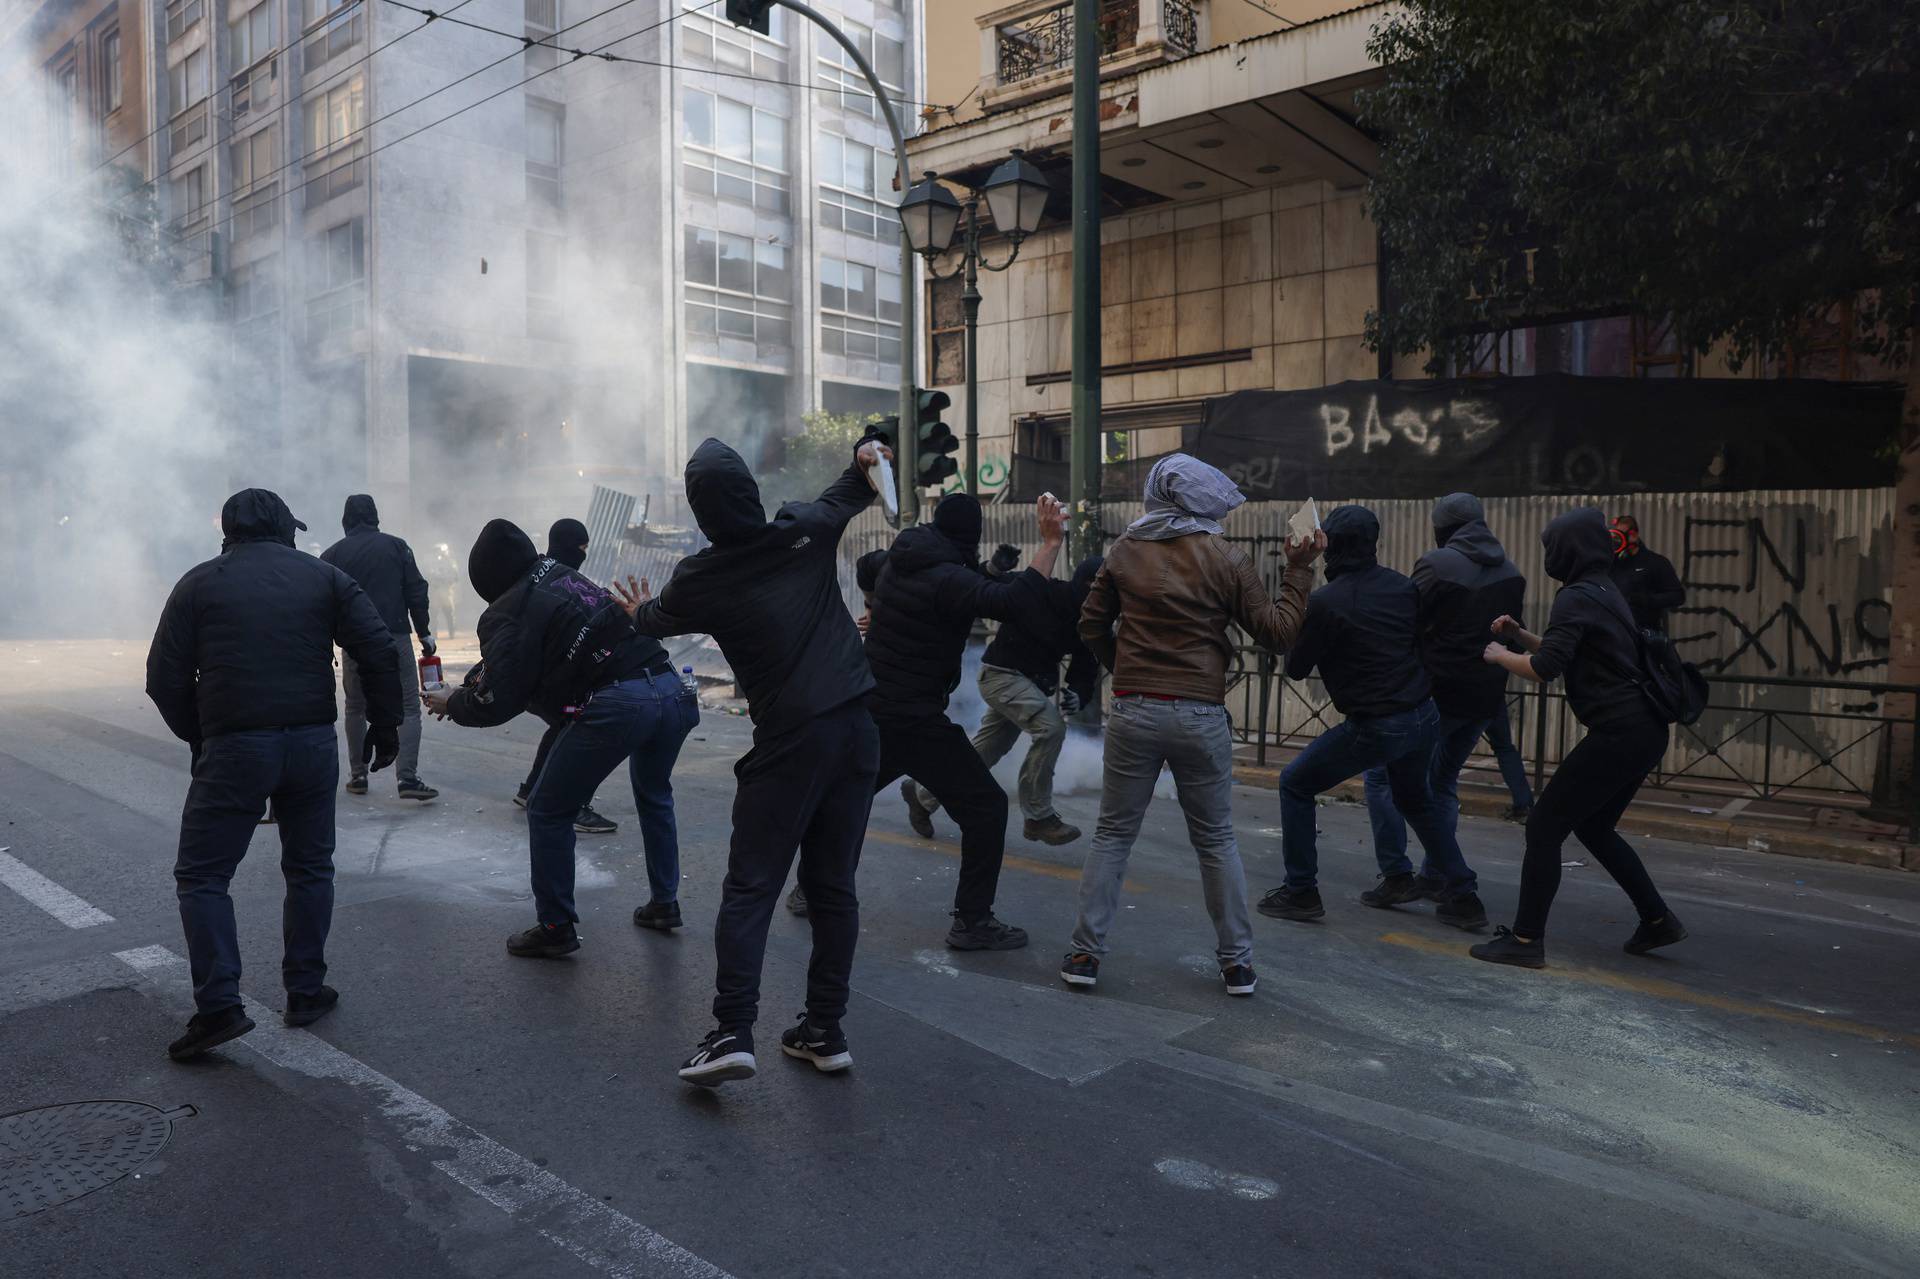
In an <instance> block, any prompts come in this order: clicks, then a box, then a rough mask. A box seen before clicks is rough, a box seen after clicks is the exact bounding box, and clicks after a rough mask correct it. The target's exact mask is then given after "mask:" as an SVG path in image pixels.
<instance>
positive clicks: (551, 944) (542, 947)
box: [507, 924, 580, 959]
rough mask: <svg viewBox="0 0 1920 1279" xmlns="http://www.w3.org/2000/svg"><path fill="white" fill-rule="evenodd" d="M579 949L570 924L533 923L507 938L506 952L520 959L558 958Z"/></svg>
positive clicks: (576, 935)
mask: <svg viewBox="0 0 1920 1279" xmlns="http://www.w3.org/2000/svg"><path fill="white" fill-rule="evenodd" d="M579 949H580V934H579V933H577V932H575V931H574V927H573V925H572V924H535V925H534V926H533V927H532V928H529V929H527V930H526V931H525V932H520V933H515V934H514V935H513V936H511V937H509V938H507V953H508V954H509V955H518V956H520V958H522V959H558V958H559V957H560V956H562V955H571V954H572V953H573V952H574V951H576V950H579Z"/></svg>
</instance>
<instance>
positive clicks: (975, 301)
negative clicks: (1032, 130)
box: [900, 151, 1051, 495]
mask: <svg viewBox="0 0 1920 1279" xmlns="http://www.w3.org/2000/svg"><path fill="white" fill-rule="evenodd" d="M937 176H938V175H936V174H933V173H928V174H926V175H924V176H923V177H922V178H921V179H920V181H919V182H918V183H916V184H915V185H914V188H913V190H911V191H909V192H907V195H906V198H905V199H903V200H902V201H901V202H900V222H901V225H902V226H904V227H905V228H906V232H907V240H908V242H909V243H910V244H912V245H913V247H914V249H915V251H916V252H918V253H919V254H920V255H921V256H923V257H924V258H926V260H927V274H928V275H929V276H931V277H932V278H934V279H936V280H951V279H953V278H954V277H955V276H960V275H964V276H965V279H966V289H965V291H964V292H962V293H961V295H960V301H961V304H962V305H963V306H964V307H965V308H966V317H967V319H966V343H967V426H966V432H967V433H966V450H965V452H964V454H963V457H964V458H965V459H966V463H965V469H964V470H963V471H962V472H961V483H962V484H963V485H964V486H965V488H966V491H967V492H969V493H974V494H976V495H977V493H978V490H979V486H980V365H979V343H978V341H977V340H976V339H977V333H978V329H979V326H980V268H982V267H985V268H986V269H987V270H989V271H1004V270H1006V269H1007V268H1008V267H1010V266H1012V265H1013V261H1014V259H1015V258H1017V257H1019V256H1020V246H1021V244H1022V243H1024V242H1025V240H1026V238H1027V237H1028V236H1030V235H1032V234H1033V233H1034V231H1036V230H1037V229H1038V228H1039V226H1040V218H1041V215H1042V214H1044V213H1045V212H1046V207H1047V196H1048V194H1049V193H1050V190H1051V188H1050V187H1049V186H1048V184H1047V179H1046V176H1045V175H1044V174H1042V173H1041V172H1040V170H1039V169H1037V168H1035V167H1034V166H1033V164H1032V163H1031V162H1030V161H1028V159H1027V158H1026V156H1025V155H1023V154H1022V153H1021V152H1019V151H1015V152H1014V153H1013V155H1012V157H1011V158H1010V159H1008V160H1007V161H1006V162H1005V163H1004V164H1002V165H1000V167H999V168H997V169H995V170H994V171H993V173H992V175H991V176H989V177H988V178H987V182H986V185H985V186H983V187H981V188H980V189H979V190H978V191H974V190H969V191H968V192H967V198H966V201H965V203H962V202H960V201H959V200H956V199H955V198H954V196H953V193H952V192H950V191H948V190H947V189H946V188H945V187H944V186H941V185H940V183H939V182H938V181H937ZM983 197H984V198H985V199H986V202H987V210H988V212H990V213H991V214H992V215H993V224H994V226H996V227H998V228H999V229H1000V231H1001V233H1002V234H1004V235H1005V236H1006V237H1007V240H1008V242H1009V243H1011V244H1012V245H1013V252H1011V253H1009V254H1008V255H1007V260H1006V261H1005V262H1002V263H1000V264H999V265H998V266H995V265H994V264H993V263H991V262H989V261H987V260H986V258H985V255H984V254H982V253H981V251H980V201H981V199H982V198H983ZM963 218H964V221H965V227H966V232H965V236H964V238H963V239H962V240H961V262H960V264H959V265H958V266H956V267H955V268H954V269H953V270H952V271H950V272H948V273H947V274H946V275H941V274H940V272H939V271H937V270H935V269H934V265H933V260H934V259H935V258H936V257H938V256H940V255H941V254H943V253H945V252H946V251H947V249H948V248H949V247H951V245H952V243H953V235H954V232H955V230H957V229H958V228H959V227H960V225H961V222H962V219H963Z"/></svg>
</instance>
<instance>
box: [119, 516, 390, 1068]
mask: <svg viewBox="0 0 1920 1279" xmlns="http://www.w3.org/2000/svg"><path fill="white" fill-rule="evenodd" d="M306 527H307V526H306V525H305V524H302V523H300V522H299V521H298V520H296V519H294V518H293V513H292V512H291V511H289V510H288V509H287V504H286V503H285V502H283V501H281V500H280V497H279V495H278V494H276V493H273V492H270V491H269V490H267V489H246V490H244V491H242V492H239V493H235V494H234V495H233V496H232V497H230V498H228V499H227V503H226V506H225V507H224V508H223V509H222V510H221V512H220V528H221V531H222V532H224V533H225V534H226V540H225V541H224V542H222V543H221V547H220V555H219V556H218V557H217V558H215V559H211V560H208V561H207V562H206V563H204V564H200V565H197V566H195V567H194V568H191V569H189V570H188V571H187V573H186V575H185V576H184V577H182V578H181V579H180V582H179V584H178V585H177V586H175V587H174V588H173V594H172V595H171V596H169V597H168V599H167V606H166V608H165V609H164V610H163V611H162V612H161V614H160V625H159V626H158V627H157V628H156V629H155V631H154V633H153V646H152V648H151V649H149V650H148V652H147V696H148V697H150V698H152V699H153V704H154V705H155V706H156V707H158V708H159V710H160V717H161V718H162V719H164V720H165V721H166V724H167V727H168V728H169V729H171V730H172V731H173V735H174V736H175V737H178V738H179V739H180V740H181V741H183V742H185V743H187V745H188V746H190V747H192V748H193V783H192V785H191V786H189V787H188V788H187V803H186V809H185V811H184V812H183V813H182V814H181V815H180V854H179V859H178V860H177V861H176V862H175V863H174V868H173V879H174V884H175V887H176V890H177V892H178V894H179V898H180V923H181V926H182V927H183V928H184V929H185V931H186V938H187V960H188V964H189V966H190V968H191V970H192V973H193V1001H194V1004H195V1006H196V1007H197V1008H198V1010H199V1011H197V1012H196V1013H195V1014H194V1015H193V1019H192V1020H191V1021H190V1022H188V1023H187V1032H186V1034H184V1035H182V1036H181V1037H180V1038H179V1039H176V1040H175V1041H174V1042H173V1043H172V1044H171V1045H169V1046H168V1048H167V1052H168V1054H169V1055H171V1056H172V1057H174V1058H175V1059H176V1060H182V1059H185V1058H188V1057H196V1056H198V1055H199V1054H201V1053H203V1052H205V1051H206V1050H207V1049H209V1048H212V1047H213V1046H214V1045H216V1044H223V1043H225V1042H227V1041H228V1040H230V1039H233V1038H235V1037H237V1036H239V1035H244V1034H246V1033H247V1032H248V1031H249V1030H252V1029H253V1025H254V1023H253V1020H252V1019H251V1018H250V1017H248V1016H247V1013H246V1009H245V1008H244V1007H243V1006H242V1004H241V1002H240V941H239V936H238V934H237V932H236V929H235V927H234V919H233V902H232V900H231V899H230V898H229V897H228V895H227V886H228V884H229V883H230V882H231V880H232V879H233V873H234V871H235V870H236V869H237V868H238V867H239V865H240V859H241V858H243V857H245V856H246V854H247V844H248V841H249V840H251V839H252V838H253V831H254V827H255V826H256V825H257V824H258V823H259V821H260V818H261V816H262V814H263V813H265V812H266V809H267V804H268V802H269V801H271V802H272V804H273V807H274V811H275V813H276V814H277V816H278V818H279V827H280V869H281V873H282V874H284V875H285V876H286V881H287V900H286V909H285V912H284V917H283V921H282V922H283V925H284V936H285V939H286V954H285V957H284V959H283V960H282V961H281V965H280V972H281V976H282V979H283V980H284V981H285V982H286V988H287V1007H286V1012H285V1014H284V1018H283V1019H284V1020H285V1021H286V1023H287V1024H288V1025H289V1026H305V1025H308V1024H310V1023H312V1022H315V1021H318V1020H319V1019H320V1018H321V1017H323V1016H325V1015H326V1013H327V1011H328V1010H329V1009H331V1008H332V1007H333V1006H334V1004H335V1002H336V1001H337V1000H338V999H339V995H338V994H337V993H336V992H335V991H334V989H333V987H331V986H328V985H325V984H324V982H325V978H326V975H327V961H326V944H327V931H328V929H329V928H330V927H331V925H332V922H333V839H334V826H333V803H334V785H335V783H336V782H338V781H339V779H340V758H339V755H338V753H337V752H338V747H336V746H335V744H334V735H333V721H334V701H333V646H334V645H335V644H338V645H339V646H340V647H341V648H343V649H345V650H346V653H347V656H348V658H349V660H351V661H353V662H354V663H356V664H357V665H358V666H359V669H360V672H361V681H362V683H361V687H362V689H363V691H364V693H365V697H366V710H367V721H368V725H369V727H368V729H367V734H366V741H365V744H364V745H363V746H362V748H361V749H362V751H363V754H362V755H361V756H360V757H359V758H358V759H355V760H354V761H353V763H354V766H355V767H357V768H359V769H360V770H362V771H363V772H366V771H372V772H379V771H380V770H381V769H383V768H385V767H386V766H387V765H389V764H391V763H393V761H394V759H395V758H396V757H397V756H398V755H399V753H400V732H399V727H400V718H401V713H400V696H401V695H400V676H399V672H398V670H397V669H396V668H397V667H398V665H399V661H400V659H399V649H398V646H396V645H395V644H394V642H393V636H392V635H391V634H389V633H388V631H387V626H386V623H385V622H383V621H381V620H380V611H379V610H378V609H377V608H375V607H374V604H373V601H372V600H371V599H369V598H368V597H367V593H366V592H365V591H363V590H361V589H360V587H359V586H357V585H356V584H355V583H354V580H353V579H352V578H351V577H348V576H347V575H346V574H345V573H343V572H341V571H340V570H339V569H337V568H334V567H333V566H332V565H330V564H324V563H322V562H321V561H319V560H317V559H315V558H314V557H313V556H311V555H307V554H305V553H303V552H301V551H297V550H295V549H294V545H293V534H294V530H296V529H302V530H304V529H305V528H306Z"/></svg>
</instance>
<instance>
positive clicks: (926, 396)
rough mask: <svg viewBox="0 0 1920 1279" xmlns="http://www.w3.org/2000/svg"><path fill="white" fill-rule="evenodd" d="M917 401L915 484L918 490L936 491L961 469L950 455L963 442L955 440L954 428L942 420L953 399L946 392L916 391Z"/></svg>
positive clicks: (915, 402) (915, 412)
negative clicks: (932, 489) (935, 487)
mask: <svg viewBox="0 0 1920 1279" xmlns="http://www.w3.org/2000/svg"><path fill="white" fill-rule="evenodd" d="M913 402H914V443H915V446H916V447H915V449H914V478H913V483H914V487H915V488H923V489H925V488H932V487H934V486H935V485H937V484H939V483H940V482H941V481H942V480H945V479H946V478H947V477H948V476H950V475H953V474H955V473H957V472H958V471H959V470H960V464H959V463H958V462H956V461H954V460H953V459H952V458H951V457H949V456H948V454H950V453H952V452H953V451H954V450H955V449H957V448H959V447H960V441H959V440H956V439H954V438H953V428H952V427H950V426H948V425H947V424H946V423H945V422H942V421H941V420H940V414H941V412H942V411H943V410H944V409H945V408H946V407H947V406H948V405H950V404H952V403H953V398H952V397H951V396H949V395H948V394H947V393H946V392H945V391H915V392H914V393H913Z"/></svg>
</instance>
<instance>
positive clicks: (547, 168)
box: [527, 99, 566, 209]
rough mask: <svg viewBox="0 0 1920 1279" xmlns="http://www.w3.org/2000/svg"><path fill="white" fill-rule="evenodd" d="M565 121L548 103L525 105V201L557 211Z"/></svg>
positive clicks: (563, 156) (557, 110)
mask: <svg viewBox="0 0 1920 1279" xmlns="http://www.w3.org/2000/svg"><path fill="white" fill-rule="evenodd" d="M564 126H565V117H564V116H563V115H562V114H561V111H560V108H559V107H557V106H554V105H553V104H552V103H549V102H535V101H533V100H531V99H529V100H528V102H527V199H528V201H529V202H531V203H537V204H544V205H546V206H548V207H549V208H554V209H557V208H559V207H560V164H561V162H562V161H563V160H564V159H565V158H566V149H565V127H564Z"/></svg>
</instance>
